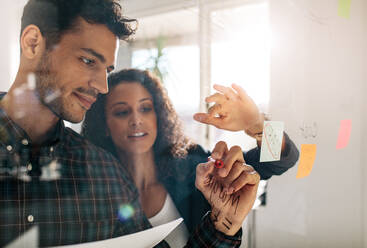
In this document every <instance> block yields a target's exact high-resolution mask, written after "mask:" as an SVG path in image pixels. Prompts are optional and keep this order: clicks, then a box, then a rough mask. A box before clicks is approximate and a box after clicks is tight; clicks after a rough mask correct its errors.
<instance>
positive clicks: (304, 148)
mask: <svg viewBox="0 0 367 248" xmlns="http://www.w3.org/2000/svg"><path fill="white" fill-rule="evenodd" d="M315 158H316V144H302V145H301V158H300V159H299V164H298V172H297V176H296V178H303V177H307V176H308V175H310V173H311V170H312V167H313V164H314V162H315Z"/></svg>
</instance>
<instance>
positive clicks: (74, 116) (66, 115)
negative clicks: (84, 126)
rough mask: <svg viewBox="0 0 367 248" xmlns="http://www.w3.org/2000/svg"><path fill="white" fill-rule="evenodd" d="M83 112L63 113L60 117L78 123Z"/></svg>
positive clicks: (82, 116)
mask: <svg viewBox="0 0 367 248" xmlns="http://www.w3.org/2000/svg"><path fill="white" fill-rule="evenodd" d="M84 116H85V112H83V113H78V114H76V113H64V114H62V115H61V116H60V117H61V119H63V120H65V121H68V122H70V123H73V124H78V123H80V122H82V121H83V120H84Z"/></svg>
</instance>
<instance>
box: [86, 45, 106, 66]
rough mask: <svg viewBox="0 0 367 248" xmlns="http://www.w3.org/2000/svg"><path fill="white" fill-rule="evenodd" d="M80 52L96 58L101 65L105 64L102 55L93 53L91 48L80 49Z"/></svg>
mask: <svg viewBox="0 0 367 248" xmlns="http://www.w3.org/2000/svg"><path fill="white" fill-rule="evenodd" d="M81 50H83V51H85V52H87V53H89V54H91V55H93V56H94V57H96V58H98V59H99V60H100V61H101V62H102V63H105V62H106V59H105V57H104V56H103V55H102V54H99V53H97V52H96V51H94V50H93V49H91V48H81Z"/></svg>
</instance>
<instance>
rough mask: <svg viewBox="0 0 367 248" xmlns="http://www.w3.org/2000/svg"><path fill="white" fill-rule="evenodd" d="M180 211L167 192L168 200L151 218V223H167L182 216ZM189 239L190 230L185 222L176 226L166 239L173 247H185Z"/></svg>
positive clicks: (157, 224) (153, 224)
mask: <svg viewBox="0 0 367 248" xmlns="http://www.w3.org/2000/svg"><path fill="white" fill-rule="evenodd" d="M180 217H181V216H180V213H179V212H178V210H177V208H176V206H175V204H174V203H173V201H172V198H171V196H170V195H169V194H168V193H167V195H166V200H165V201H164V205H163V207H162V209H161V210H160V211H159V212H158V213H157V214H156V215H154V216H153V217H151V218H149V219H148V220H149V222H150V224H152V226H153V227H155V226H159V225H162V224H166V223H168V222H170V221H173V220H176V219H178V218H180ZM188 239H189V232H188V231H187V227H186V225H185V223H184V222H181V224H180V225H178V226H177V227H176V229H174V230H173V231H172V232H171V233H170V234H169V235H168V236H167V237H166V238H165V239H164V240H165V241H166V242H167V243H168V244H169V245H170V246H171V247H172V248H175V247H179V248H181V247H184V246H185V244H186V243H187V240H188Z"/></svg>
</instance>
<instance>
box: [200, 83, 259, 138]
mask: <svg viewBox="0 0 367 248" xmlns="http://www.w3.org/2000/svg"><path fill="white" fill-rule="evenodd" d="M214 89H215V90H217V91H218V92H217V93H215V94H213V95H211V96H208V97H207V98H206V99H205V101H206V102H207V103H212V102H214V103H215V104H214V105H213V106H212V107H210V108H209V110H208V113H196V114H195V115H194V119H195V120H196V121H199V122H201V123H205V124H210V125H213V126H215V127H217V128H220V129H225V130H229V131H241V130H244V131H245V132H246V133H248V134H249V135H251V134H253V133H257V132H262V128H263V122H264V118H263V116H262V115H261V114H260V112H259V109H258V108H257V106H256V104H255V103H254V101H253V100H252V99H251V98H250V97H249V96H248V95H247V94H246V92H245V91H244V90H243V89H242V88H241V87H240V86H238V85H236V84H232V88H230V87H225V86H221V85H214Z"/></svg>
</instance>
